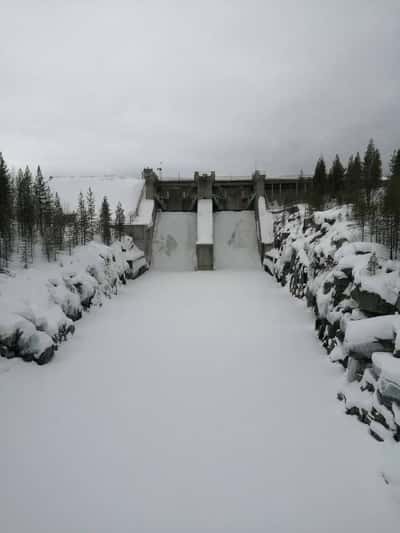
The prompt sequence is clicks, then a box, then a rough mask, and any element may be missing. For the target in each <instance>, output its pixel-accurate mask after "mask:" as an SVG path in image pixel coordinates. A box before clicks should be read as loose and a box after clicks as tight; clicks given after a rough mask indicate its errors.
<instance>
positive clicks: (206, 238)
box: [197, 198, 214, 244]
mask: <svg viewBox="0 0 400 533" xmlns="http://www.w3.org/2000/svg"><path fill="white" fill-rule="evenodd" d="M213 217H214V214H213V204H212V200H211V199H208V198H203V199H201V200H199V201H198V202H197V244H213V242H214V228H213Z"/></svg>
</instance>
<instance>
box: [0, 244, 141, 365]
mask: <svg viewBox="0 0 400 533" xmlns="http://www.w3.org/2000/svg"><path fill="white" fill-rule="evenodd" d="M146 269H147V263H146V260H145V258H144V256H143V253H142V252H141V251H140V250H139V249H138V248H137V247H136V246H135V245H134V244H133V242H132V240H131V239H130V238H125V239H124V241H123V242H122V243H120V242H116V243H114V244H113V245H112V246H110V247H109V246H105V245H102V244H99V243H96V242H91V243H89V244H88V245H86V246H82V247H78V248H76V249H75V250H74V251H73V253H72V255H71V256H69V255H61V256H60V257H59V258H58V261H57V263H56V264H51V265H49V264H47V265H46V264H42V265H39V266H37V267H36V268H31V269H28V270H26V271H22V272H21V271H18V272H10V271H7V272H2V273H0V355H1V356H3V357H6V358H13V357H20V358H22V359H24V360H25V361H35V362H36V363H38V364H39V365H43V364H45V363H48V362H49V361H50V360H51V359H52V358H53V356H54V353H55V351H56V350H57V347H58V346H59V344H60V343H62V342H63V341H65V340H67V338H68V336H69V335H72V334H73V333H74V331H75V323H76V321H78V320H79V319H80V318H81V317H82V313H83V312H84V311H87V310H89V309H90V308H91V307H92V306H99V305H102V303H103V301H104V300H105V299H107V298H111V297H112V296H113V295H115V294H117V293H118V289H119V287H120V286H121V285H122V284H125V283H126V281H127V279H130V278H134V277H136V276H138V275H139V274H141V273H142V272H143V271H145V270H146Z"/></svg>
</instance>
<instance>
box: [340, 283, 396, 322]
mask: <svg viewBox="0 0 400 533" xmlns="http://www.w3.org/2000/svg"><path fill="white" fill-rule="evenodd" d="M351 296H352V298H353V299H354V300H355V301H356V302H357V303H358V305H359V307H360V309H361V310H362V311H364V312H365V313H368V314H370V315H371V316H377V315H393V314H394V313H395V312H396V306H394V305H391V304H390V303H389V302H386V301H385V300H383V299H382V298H381V296H380V295H379V294H376V293H373V292H368V291H363V290H361V289H360V286H359V285H356V286H355V287H354V288H353V290H352V291H351Z"/></svg>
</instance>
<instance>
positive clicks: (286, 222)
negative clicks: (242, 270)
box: [264, 208, 400, 484]
mask: <svg viewBox="0 0 400 533" xmlns="http://www.w3.org/2000/svg"><path fill="white" fill-rule="evenodd" d="M357 239H358V230H357V228H356V227H355V226H354V224H352V221H351V214H350V212H349V211H348V210H347V208H335V209H331V210H329V211H323V212H315V213H313V214H312V215H310V216H307V215H306V214H305V213H304V210H302V209H298V208H292V209H291V210H290V211H289V212H284V213H282V214H280V215H277V216H276V220H275V242H274V249H273V250H271V251H270V252H268V253H267V255H266V257H265V260H264V267H265V270H267V271H268V272H269V273H270V274H271V275H273V276H275V277H276V279H277V281H278V282H279V283H280V284H281V285H283V286H288V288H289V290H290V292H291V294H293V295H294V296H295V297H297V298H304V299H305V301H306V303H307V306H309V307H310V308H311V309H312V310H313V312H314V314H315V328H316V332H317V335H318V337H319V339H320V341H321V342H322V345H323V346H324V348H325V350H326V352H327V355H328V357H329V359H330V360H331V361H332V362H333V363H335V364H340V365H341V366H342V367H343V369H344V379H343V384H342V386H341V388H340V390H338V399H339V400H340V401H342V402H343V406H344V409H345V412H346V413H348V414H349V415H354V416H355V417H357V418H358V420H360V421H361V422H363V423H364V424H367V426H368V431H369V433H370V434H371V435H372V436H373V437H374V438H375V439H376V440H378V441H385V443H392V444H393V450H396V452H393V453H397V464H398V467H396V468H397V470H396V469H394V470H393V469H392V470H389V473H388V472H386V473H384V477H385V479H386V480H387V481H388V480H390V481H393V479H392V478H393V477H395V478H396V480H395V481H396V482H397V483H399V484H400V449H399V448H398V447H397V446H395V443H398V442H400V315H399V311H400V296H399V295H400V262H399V261H393V260H390V259H389V257H388V252H387V250H386V249H385V247H383V246H381V245H379V244H376V243H372V242H360V241H359V240H357ZM392 463H393V461H392ZM395 472H396V473H395ZM393 482H394V481H393Z"/></svg>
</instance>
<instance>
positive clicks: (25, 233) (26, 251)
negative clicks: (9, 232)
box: [17, 167, 35, 268]
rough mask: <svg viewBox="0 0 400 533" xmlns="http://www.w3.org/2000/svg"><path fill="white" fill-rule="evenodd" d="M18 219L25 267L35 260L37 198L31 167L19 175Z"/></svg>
mask: <svg viewBox="0 0 400 533" xmlns="http://www.w3.org/2000/svg"><path fill="white" fill-rule="evenodd" d="M17 219H18V231H19V235H20V237H21V241H22V255H21V260H22V263H23V265H24V267H25V268H27V267H28V264H29V263H30V262H32V261H33V239H34V225H35V199H34V193H33V185H32V174H31V172H30V170H29V167H26V168H25V172H23V173H22V171H21V170H19V172H18V177H17Z"/></svg>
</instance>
